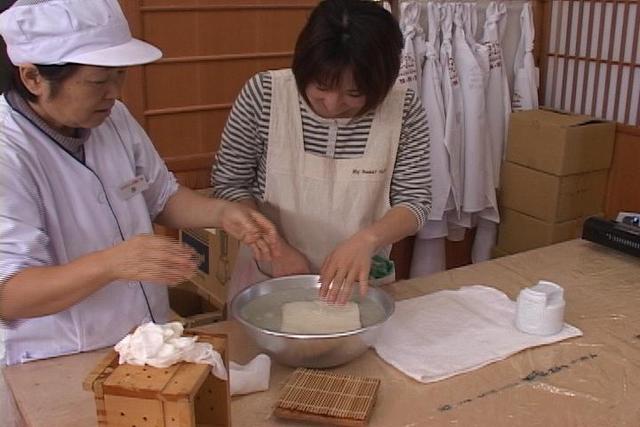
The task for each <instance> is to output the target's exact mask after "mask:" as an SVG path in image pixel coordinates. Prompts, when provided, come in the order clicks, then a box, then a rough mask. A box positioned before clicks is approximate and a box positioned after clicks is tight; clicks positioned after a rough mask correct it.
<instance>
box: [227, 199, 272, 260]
mask: <svg viewBox="0 0 640 427" xmlns="http://www.w3.org/2000/svg"><path fill="white" fill-rule="evenodd" d="M220 223H221V225H222V228H223V229H224V230H225V231H226V232H228V233H229V234H231V235H232V236H233V237H235V238H236V239H238V240H240V241H241V242H242V243H244V244H245V245H247V246H249V247H250V248H251V250H252V251H253V256H254V258H255V259H256V260H258V261H270V260H272V259H273V258H274V257H276V256H278V255H279V254H280V251H281V242H282V240H281V239H280V238H279V237H278V232H277V231H276V227H275V226H274V225H273V224H272V223H271V221H269V220H268V219H267V218H266V217H265V216H264V215H262V214H261V213H260V212H258V211H256V210H255V209H252V208H250V207H248V206H245V205H243V204H240V203H232V202H228V203H227V204H226V205H225V206H224V208H223V209H222V211H221V213H220Z"/></svg>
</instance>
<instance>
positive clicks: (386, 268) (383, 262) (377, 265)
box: [369, 255, 395, 279]
mask: <svg viewBox="0 0 640 427" xmlns="http://www.w3.org/2000/svg"><path fill="white" fill-rule="evenodd" d="M394 269H395V266H394V264H393V261H391V260H390V259H387V258H385V257H383V256H380V255H374V256H373V258H371V270H369V278H370V279H382V278H383V277H387V276H389V275H390V274H392V273H393V272H394Z"/></svg>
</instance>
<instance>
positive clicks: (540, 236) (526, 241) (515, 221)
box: [498, 208, 584, 254]
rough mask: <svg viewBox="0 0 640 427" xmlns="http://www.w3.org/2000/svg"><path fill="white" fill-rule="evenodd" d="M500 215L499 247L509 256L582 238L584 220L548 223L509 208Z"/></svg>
mask: <svg viewBox="0 0 640 427" xmlns="http://www.w3.org/2000/svg"><path fill="white" fill-rule="evenodd" d="M500 215H501V221H500V227H499V229H498V247H499V248H500V249H501V250H502V251H503V252H506V253H509V254H515V253H518V252H524V251H528V250H530V249H535V248H540V247H543V246H548V245H551V244H553V243H558V242H562V241H565V240H571V239H575V238H577V237H580V235H581V234H582V223H583V222H584V218H578V219H572V220H569V221H563V222H557V223H553V222H546V221H542V220H540V219H537V218H534V217H532V216H529V215H525V214H523V213H520V212H517V211H514V210H512V209H508V208H503V209H502V210H501V211H500Z"/></svg>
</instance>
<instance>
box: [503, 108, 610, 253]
mask: <svg viewBox="0 0 640 427" xmlns="http://www.w3.org/2000/svg"><path fill="white" fill-rule="evenodd" d="M614 139H615V123H613V122H607V121H602V120H596V119H594V118H592V117H589V116H582V115H575V114H569V113H565V112H560V111H553V110H545V109H540V110H530V111H522V112H516V113H513V114H512V115H511V120H510V124H509V136H508V141H507V151H506V161H505V162H504V163H503V165H502V176H501V180H500V196H499V200H500V208H501V209H500V214H501V223H500V228H499V234H498V250H497V251H496V254H498V253H503V254H504V253H517V252H522V251H526V250H529V249H534V248H538V247H542V246H547V245H550V244H552V243H557V242H560V241H564V240H569V239H572V238H576V237H579V236H580V234H581V229H582V224H583V222H584V219H585V218H587V217H589V216H591V215H597V214H600V213H601V212H602V211H603V203H604V197H605V193H606V187H607V178H608V170H609V167H610V165H611V159H612V157H613V146H614Z"/></svg>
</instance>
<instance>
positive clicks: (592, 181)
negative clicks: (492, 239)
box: [500, 162, 608, 222]
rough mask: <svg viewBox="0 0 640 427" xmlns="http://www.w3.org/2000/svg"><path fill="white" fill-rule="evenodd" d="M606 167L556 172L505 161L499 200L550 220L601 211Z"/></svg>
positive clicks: (566, 219)
mask: <svg viewBox="0 0 640 427" xmlns="http://www.w3.org/2000/svg"><path fill="white" fill-rule="evenodd" d="M607 177H608V171H607V170H599V171H594V172H585V173H582V174H574V175H566V176H556V175H551V174H549V173H546V172H540V171H537V170H534V169H530V168H527V167H524V166H521V165H518V164H516V163H512V162H504V163H503V164H502V176H501V179H500V182H501V185H500V203H501V205H502V206H503V207H505V208H510V209H514V210H516V211H519V212H522V213H525V214H527V215H530V216H533V217H535V218H538V219H542V220H544V221H547V222H563V221H568V220H571V219H575V218H580V217H584V216H589V215H593V214H596V213H598V212H602V209H603V204H604V197H605V194H606V189H607Z"/></svg>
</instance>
